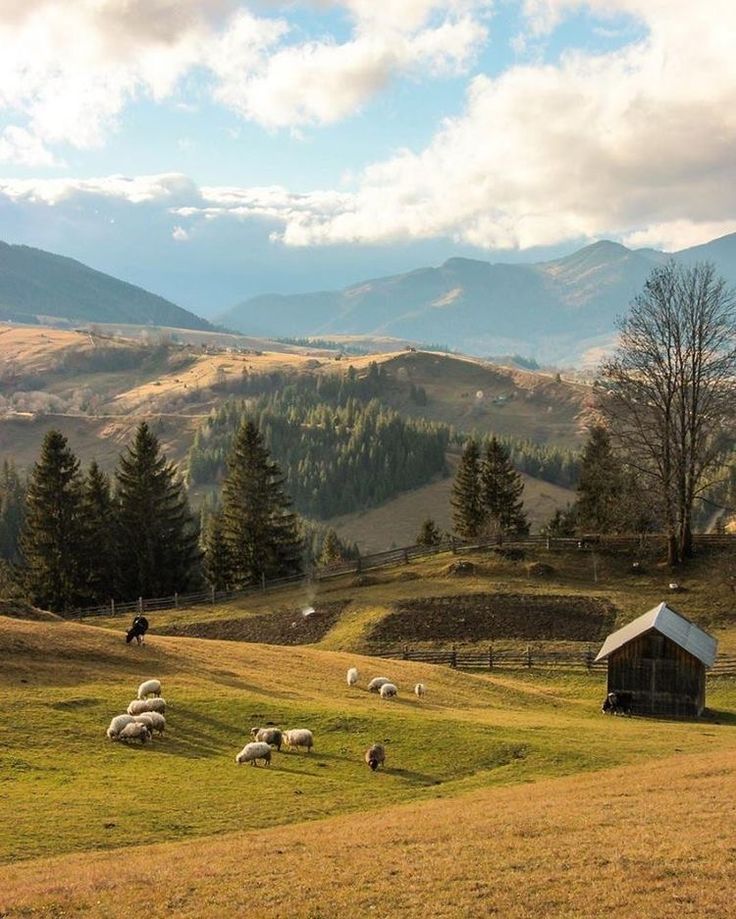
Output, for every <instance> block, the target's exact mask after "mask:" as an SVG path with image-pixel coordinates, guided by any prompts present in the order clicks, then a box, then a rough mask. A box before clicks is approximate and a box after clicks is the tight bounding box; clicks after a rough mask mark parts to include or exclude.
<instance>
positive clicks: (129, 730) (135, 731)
mask: <svg viewBox="0 0 736 919" xmlns="http://www.w3.org/2000/svg"><path fill="white" fill-rule="evenodd" d="M150 739H151V731H150V729H149V727H148V725H147V724H139V723H138V722H137V721H133V722H132V723H131V724H126V725H125V727H124V728H123V729H122V731H121V732H120V733H119V734H118V740H122V741H124V742H125V743H129V742H130V741H131V740H140V742H141V743H142V744H144V743H147V742H148V741H149V740H150Z"/></svg>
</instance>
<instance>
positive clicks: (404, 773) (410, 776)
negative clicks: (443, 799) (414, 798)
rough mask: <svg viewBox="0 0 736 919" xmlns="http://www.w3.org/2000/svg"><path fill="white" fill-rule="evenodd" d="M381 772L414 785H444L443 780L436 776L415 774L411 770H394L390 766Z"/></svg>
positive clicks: (422, 773)
mask: <svg viewBox="0 0 736 919" xmlns="http://www.w3.org/2000/svg"><path fill="white" fill-rule="evenodd" d="M381 771H382V772H385V773H386V775H394V776H396V777H397V778H400V779H405V780H406V781H407V782H411V783H412V784H413V785H441V784H442V779H438V778H437V777H436V776H434V775H427V774H426V773H424V772H414V771H413V770H411V769H392V768H391V767H390V766H386V767H384V768H383V769H382V770H381Z"/></svg>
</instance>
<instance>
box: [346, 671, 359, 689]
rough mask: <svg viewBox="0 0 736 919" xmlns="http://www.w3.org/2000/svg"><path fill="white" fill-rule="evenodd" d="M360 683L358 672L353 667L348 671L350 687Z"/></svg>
mask: <svg viewBox="0 0 736 919" xmlns="http://www.w3.org/2000/svg"><path fill="white" fill-rule="evenodd" d="M357 682H358V671H357V669H356V668H355V667H351V668H350V670H348V686H355V684H356V683H357Z"/></svg>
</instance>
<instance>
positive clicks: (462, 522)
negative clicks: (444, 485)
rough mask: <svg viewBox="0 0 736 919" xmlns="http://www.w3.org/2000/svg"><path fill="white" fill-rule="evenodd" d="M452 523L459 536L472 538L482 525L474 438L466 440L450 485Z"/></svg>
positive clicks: (478, 470)
mask: <svg viewBox="0 0 736 919" xmlns="http://www.w3.org/2000/svg"><path fill="white" fill-rule="evenodd" d="M451 504H452V508H453V514H452V518H453V523H454V525H455V530H456V531H457V532H458V533H459V534H460V536H463V537H465V538H466V539H472V538H473V537H474V536H477V535H478V534H479V533H480V531H481V529H482V526H483V518H484V514H483V506H482V504H481V496H480V449H479V448H478V444H477V442H476V441H475V440H473V439H471V440H469V441H468V443H467V445H466V447H465V450H464V451H463V455H462V458H461V460H460V465H459V466H458V469H457V474H456V476H455V482H454V484H453V486H452V498H451Z"/></svg>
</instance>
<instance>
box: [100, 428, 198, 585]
mask: <svg viewBox="0 0 736 919" xmlns="http://www.w3.org/2000/svg"><path fill="white" fill-rule="evenodd" d="M116 482H117V488H116V499H117V504H118V531H117V539H118V561H119V568H118V570H119V594H120V595H121V596H122V597H124V598H128V599H131V598H135V597H160V596H167V595H169V594H173V593H176V592H179V591H183V590H186V589H188V588H190V587H192V586H193V585H194V584H196V582H197V581H198V579H199V574H200V552H199V547H198V539H199V534H198V527H197V525H196V522H195V520H194V518H193V516H192V513H191V511H190V509H189V502H188V500H187V496H186V493H185V491H184V486H183V484H182V482H181V480H180V479H179V477H178V475H177V473H176V469H175V468H174V466H173V464H172V463H169V462H168V461H167V460H166V457H165V456H163V455H162V453H161V448H160V445H159V442H158V439H157V438H156V437H155V435H154V434H153V432H152V431H151V429H150V428H149V427H148V425H147V424H146V422H145V421H143V422H141V424H140V425H139V426H138V428H137V430H136V433H135V437H134V439H133V443H132V444H131V445H130V446H129V447H128V449H127V451H126V452H125V453H124V454H123V456H121V457H120V462H119V465H118V469H117V472H116Z"/></svg>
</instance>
